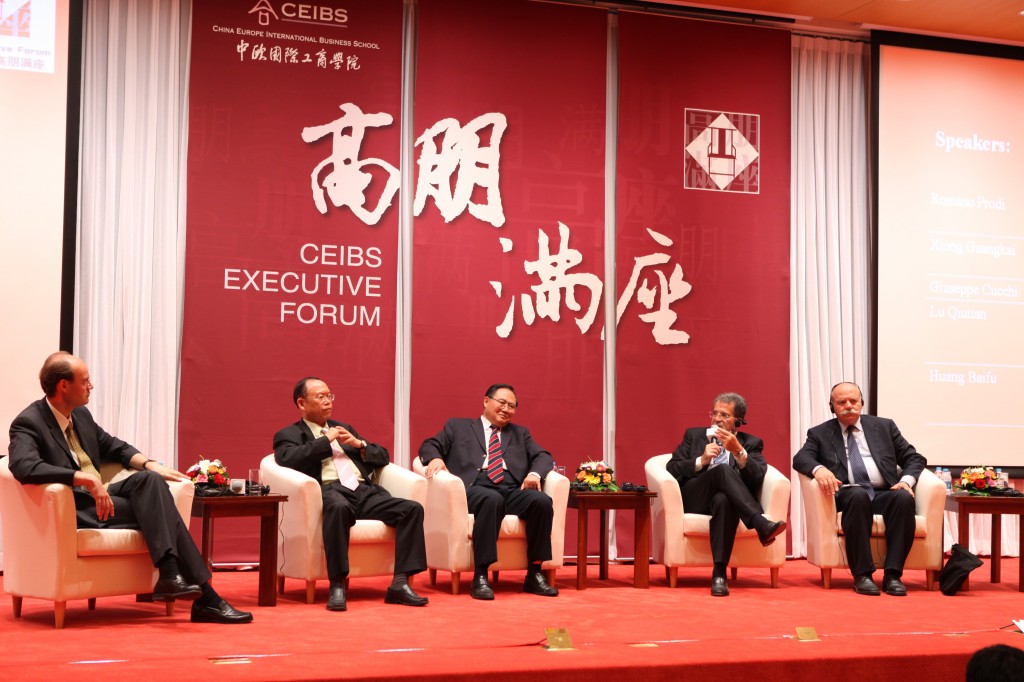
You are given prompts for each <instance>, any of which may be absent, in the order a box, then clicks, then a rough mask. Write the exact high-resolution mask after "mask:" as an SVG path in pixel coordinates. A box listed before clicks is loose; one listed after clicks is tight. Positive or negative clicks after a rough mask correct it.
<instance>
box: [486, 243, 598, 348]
mask: <svg viewBox="0 0 1024 682" xmlns="http://www.w3.org/2000/svg"><path fill="white" fill-rule="evenodd" d="M558 234H559V238H560V241H559V251H558V253H555V254H552V253H551V251H550V244H549V240H548V236H547V234H545V233H544V231H543V230H539V231H538V235H537V247H538V249H537V250H538V258H537V260H534V261H524V262H523V269H524V270H525V271H526V273H527V274H529V275H537V276H538V277H539V279H540V280H541V282H540V284H537V285H533V286H531V287H530V288H531V289H532V290H533V292H534V294H535V295H536V301H534V300H533V299H531V298H530V296H529V295H528V294H520V301H521V305H522V311H523V320H524V321H525V322H526V324H527V325H532V324H533V321H534V319H536V318H537V317H542V318H547V319H549V320H551V321H552V322H558V320H559V319H560V317H561V307H562V297H563V293H564V296H565V306H566V307H567V308H569V310H573V311H577V312H578V311H579V310H580V309H581V308H582V306H581V305H580V304H579V302H578V301H577V300H576V287H586V288H587V289H589V290H590V304H589V307H588V308H587V310H586V312H585V313H584V314H583V316H582V317H578V318H576V320H575V321H576V326H577V327H579V328H580V331H581V332H583V333H584V334H585V333H586V332H587V330H589V329H590V327H591V325H593V324H594V319H595V318H596V317H597V310H598V307H599V304H600V302H601V292H602V290H603V288H604V285H603V283H602V282H601V279H600V278H599V277H598V276H597V275H594V274H592V273H586V272H582V273H572V274H570V273H569V272H568V271H569V270H570V269H572V268H574V267H576V266H577V265H579V264H580V263H582V262H583V254H581V253H580V252H579V251H577V250H576V249H570V248H569V228H568V226H566V225H565V224H564V223H558ZM501 243H502V250H503V251H505V252H508V251H510V250H511V248H512V243H511V241H510V240H507V239H502V240H501ZM491 286H492V287H493V288H494V290H495V293H497V294H498V296H501V283H500V282H491ZM514 309H515V297H513V298H512V302H511V303H510V304H509V307H508V312H507V313H505V319H504V320H502V322H501V324H500V325H498V327H497V328H496V329H495V331H496V332H497V334H498V336H499V337H501V338H503V339H507V338H508V336H509V334H511V333H512V324H513V317H514Z"/></svg>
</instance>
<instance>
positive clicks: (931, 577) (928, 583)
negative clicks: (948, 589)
mask: <svg viewBox="0 0 1024 682" xmlns="http://www.w3.org/2000/svg"><path fill="white" fill-rule="evenodd" d="M1021 561H1024V558H1021ZM924 583H925V588H926V589H927V590H928V591H929V592H931V591H932V590H934V589H935V571H925V572H924Z"/></svg>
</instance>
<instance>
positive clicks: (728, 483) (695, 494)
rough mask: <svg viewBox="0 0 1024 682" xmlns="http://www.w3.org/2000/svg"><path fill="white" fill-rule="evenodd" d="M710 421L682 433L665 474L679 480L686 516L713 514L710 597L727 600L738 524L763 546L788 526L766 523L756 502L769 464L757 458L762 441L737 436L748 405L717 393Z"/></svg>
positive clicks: (731, 395)
mask: <svg viewBox="0 0 1024 682" xmlns="http://www.w3.org/2000/svg"><path fill="white" fill-rule="evenodd" d="M708 416H709V417H711V427H710V428H707V427H703V426H698V427H695V428H691V429H687V430H686V433H685V434H684V435H683V442H681V443H680V444H679V445H678V446H677V447H676V449H675V452H673V453H672V459H671V460H669V463H668V472H669V473H670V474H672V475H673V476H675V478H676V479H677V480H678V481H679V487H680V489H681V490H682V494H683V506H684V508H685V509H686V511H687V512H690V513H695V514H710V515H711V524H710V532H711V558H712V561H713V562H714V567H713V568H712V571H711V595H712V596H714V597H726V596H728V595H729V585H728V583H726V579H725V569H726V567H727V566H728V565H729V557H730V556H732V548H733V544H734V543H735V540H736V528H737V526H738V525H739V522H740V521H741V520H742V521H743V523H744V524H746V526H747V528H751V529H753V530H756V531H757V537H758V539H759V540H760V541H761V544H762V545H765V546H767V545H770V544H771V543H773V542H775V538H776V537H778V535H779V534H780V533H782V532H783V531H784V530H786V522H785V520H779V521H769V520H768V519H767V518H765V516H764V513H763V512H764V510H762V509H761V504H760V503H759V502H758V497H757V496H758V494H759V493H760V490H761V484H762V482H763V481H764V474H765V471H767V468H768V465H767V463H766V462H765V461H764V456H763V455H762V454H761V453H762V450H764V442H763V441H762V440H761V439H760V438H758V437H756V436H752V435H750V434H748V433H739V431H738V429H739V427H740V426H742V425H743V424H745V423H746V416H747V401H746V400H744V399H743V396H741V395H739V394H738V393H722V394H719V395H718V397H716V398H715V403H714V408H712V410H711V412H710V414H709V415H708Z"/></svg>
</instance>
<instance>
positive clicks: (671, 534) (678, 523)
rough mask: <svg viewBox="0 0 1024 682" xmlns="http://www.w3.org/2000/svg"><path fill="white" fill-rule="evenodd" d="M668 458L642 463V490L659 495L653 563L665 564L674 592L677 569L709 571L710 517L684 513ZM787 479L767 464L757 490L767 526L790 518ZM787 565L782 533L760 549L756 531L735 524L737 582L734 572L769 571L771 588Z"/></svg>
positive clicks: (732, 562)
mask: <svg viewBox="0 0 1024 682" xmlns="http://www.w3.org/2000/svg"><path fill="white" fill-rule="evenodd" d="M670 459H672V455H671V454H667V455H657V456H655V457H651V458H650V459H649V460H647V464H646V465H645V466H644V470H645V472H646V474H647V488H648V489H649V490H650V491H652V492H655V493H658V496H657V497H656V498H654V499H653V501H652V504H653V509H652V512H653V523H652V533H653V536H654V560H655V561H656V562H658V563H661V564H664V565H665V573H666V576H667V578H668V584H669V587H675V586H676V584H677V581H678V573H679V567H680V566H711V565H712V564H713V563H714V561H713V560H712V557H711V531H710V524H711V516H710V515H709V514H694V513H689V512H686V510H685V509H684V508H683V495H682V492H681V490H680V488H679V481H677V480H676V479H675V477H674V476H673V475H672V474H670V473H669V472H668V469H667V468H666V467H667V466H668V462H669V460H670ZM789 495H790V483H789V479H787V478H786V477H785V476H783V475H782V473H781V472H780V471H779V470H778V469H776V468H775V467H773V466H771V465H769V466H768V471H767V472H766V473H765V476H764V483H763V485H762V486H761V497H760V502H761V508H762V509H763V510H764V515H765V516H766V517H768V519H770V520H772V521H785V520H786V517H787V516H788V515H789ZM784 563H786V533H782V534H781V535H779V536H778V537H777V538H776V539H775V542H773V543H772V544H770V545H768V546H767V547H762V546H761V542H760V540H758V538H757V531H755V530H753V529H750V528H747V526H746V525H745V524H744V523H743V522H742V521H740V525H739V527H738V528H737V529H736V544H735V546H734V547H733V551H732V557H731V558H730V559H729V566H730V567H731V568H732V577H733V578H734V579H735V578H736V572H737V569H738V568H768V569H769V571H770V573H771V586H772V587H778V586H779V568H780V567H781V566H782V565H783V564H784Z"/></svg>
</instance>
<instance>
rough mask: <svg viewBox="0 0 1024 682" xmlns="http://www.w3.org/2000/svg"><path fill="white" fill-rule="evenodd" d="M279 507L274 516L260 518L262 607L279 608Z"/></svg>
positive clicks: (260, 596) (260, 597)
mask: <svg viewBox="0 0 1024 682" xmlns="http://www.w3.org/2000/svg"><path fill="white" fill-rule="evenodd" d="M277 507H278V506H277V505H276V504H275V505H274V513H273V514H267V515H266V516H262V517H260V592H259V600H258V601H257V603H258V604H259V605H260V606H277V590H276V589H274V587H275V585H274V583H275V578H276V577H277Z"/></svg>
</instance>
